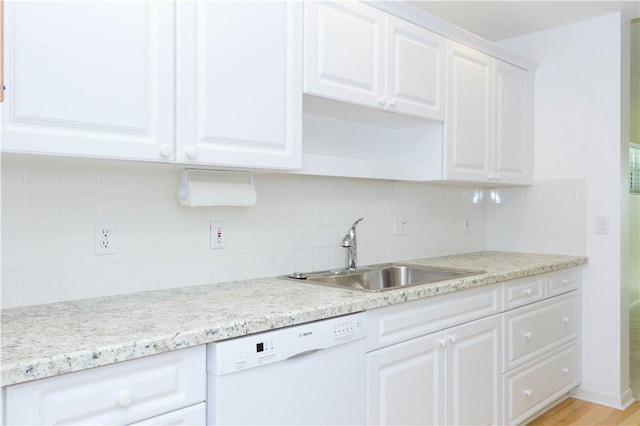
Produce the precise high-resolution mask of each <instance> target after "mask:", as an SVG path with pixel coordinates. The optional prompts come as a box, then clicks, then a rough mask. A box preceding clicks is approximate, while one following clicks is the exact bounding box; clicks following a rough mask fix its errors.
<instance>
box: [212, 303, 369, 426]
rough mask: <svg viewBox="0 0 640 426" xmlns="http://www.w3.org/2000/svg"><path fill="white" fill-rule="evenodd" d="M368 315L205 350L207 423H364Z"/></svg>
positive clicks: (312, 325) (261, 335) (359, 314)
mask: <svg viewBox="0 0 640 426" xmlns="http://www.w3.org/2000/svg"><path fill="white" fill-rule="evenodd" d="M365 337H366V316H365V314H364V313H358V314H352V315H346V316H342V317H337V318H331V319H327V320H322V321H317V322H312V323H308V324H301V325H296V326H292V327H287V328H282V329H278V330H273V331H267V332H263V333H259V334H253V335H249V336H245V337H239V338H235V339H230V340H226V341H221V342H215V343H210V344H209V345H207V424H210V425H233V424H251V425H276V424H277V425H305V424H307V425H308V424H322V425H330V424H334V425H348V424H352V425H355V424H357V425H363V424H364V423H365V415H366V413H365V403H366V402H365V398H366V339H365Z"/></svg>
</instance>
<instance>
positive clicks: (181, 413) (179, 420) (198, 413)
mask: <svg viewBox="0 0 640 426" xmlns="http://www.w3.org/2000/svg"><path fill="white" fill-rule="evenodd" d="M206 423H207V404H206V403H204V402H201V403H200V404H196V405H192V406H191V407H187V408H182V409H180V410H176V411H172V412H170V413H167V414H162V415H160V416H156V417H152V418H150V419H147V420H143V421H141V422H139V423H133V425H132V426H138V425H140V426H141V425H154V426H160V425H167V426H169V425H171V426H174V425H204V424H206Z"/></svg>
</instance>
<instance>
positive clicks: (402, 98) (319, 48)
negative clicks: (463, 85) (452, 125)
mask: <svg viewBox="0 0 640 426" xmlns="http://www.w3.org/2000/svg"><path fill="white" fill-rule="evenodd" d="M304 62H305V66H304V69H305V73H304V75H305V78H304V92H305V93H306V94H310V95H315V96H320V97H324V98H329V99H333V100H338V101H342V102H348V103H353V104H357V105H362V106H366V107H371V108H376V109H384V110H387V111H392V112H397V113H401V114H405V115H410V116H416V117H420V118H428V119H435V120H442V119H443V117H444V111H443V102H442V99H443V82H444V66H445V63H444V62H445V39H444V38H442V37H440V36H438V35H436V34H434V33H432V32H430V31H427V30H425V29H423V28H420V27H418V26H416V25H413V24H411V23H409V22H407V21H403V20H400V19H397V18H395V17H393V16H391V15H388V14H387V13H384V12H382V11H380V10H378V9H376V8H374V7H371V6H368V5H366V4H363V3H360V2H315V1H310V2H308V3H305V59H304Z"/></svg>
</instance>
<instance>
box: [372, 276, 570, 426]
mask: <svg viewBox="0 0 640 426" xmlns="http://www.w3.org/2000/svg"><path fill="white" fill-rule="evenodd" d="M581 274H582V270H581V268H570V269H565V270H560V271H556V272H551V273H548V274H540V275H534V276H531V277H526V278H520V279H516V280H511V281H506V282H504V283H502V284H496V285H492V286H483V287H479V288H476V289H470V290H465V291H461V292H455V293H451V294H447V295H443V296H438V297H428V298H425V299H422V300H417V301H413V302H408V303H405V304H398V305H394V306H388V307H384V308H380V309H375V310H372V311H369V317H368V319H369V339H368V346H367V347H368V351H369V352H368V354H367V381H368V382H367V424H372V425H376V424H379V425H383V424H384V425H387V424H421V425H432V424H446V425H487V424H520V423H522V422H523V421H526V420H528V419H530V418H532V416H534V415H536V413H538V412H539V411H540V410H542V409H544V408H545V407H546V406H548V405H549V404H551V403H553V402H554V401H556V400H557V399H558V398H560V397H562V396H563V395H565V394H566V393H567V392H569V391H570V390H571V389H573V388H574V387H576V386H577V385H578V384H579V383H580V378H581V367H580V333H579V331H580V316H581V312H580V293H579V291H578V289H579V287H580V277H581ZM500 295H501V296H502V297H500Z"/></svg>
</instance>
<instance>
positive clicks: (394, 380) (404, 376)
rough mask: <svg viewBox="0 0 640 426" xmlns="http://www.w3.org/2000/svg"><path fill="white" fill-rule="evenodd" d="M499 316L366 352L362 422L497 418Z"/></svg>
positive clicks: (432, 422)
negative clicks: (364, 413) (365, 413)
mask: <svg viewBox="0 0 640 426" xmlns="http://www.w3.org/2000/svg"><path fill="white" fill-rule="evenodd" d="M500 336H501V333H500V317H499V315H492V316H490V317H487V318H484V319H480V320H476V321H471V322H469V323H467V324H463V325H460V326H456V327H452V328H448V329H445V330H441V331H438V332H435V333H431V334H428V335H426V336H422V337H418V338H414V339H411V340H409V341H405V342H401V343H397V344H394V345H392V346H389V347H386V348H382V349H379V350H376V351H373V352H370V353H369V354H368V355H367V377H368V384H367V424H385V425H387V424H389V425H394V424H421V425H437V424H456V425H463V424H469V425H480V424H499V423H500V418H499V416H500V405H499V401H500V398H499V395H500V381H499V371H500V362H501V361H500V346H501V345H500Z"/></svg>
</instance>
